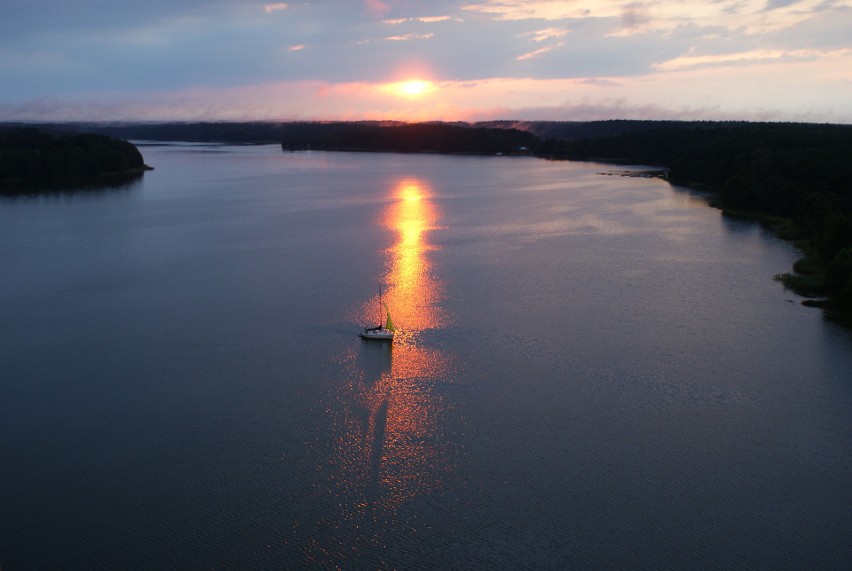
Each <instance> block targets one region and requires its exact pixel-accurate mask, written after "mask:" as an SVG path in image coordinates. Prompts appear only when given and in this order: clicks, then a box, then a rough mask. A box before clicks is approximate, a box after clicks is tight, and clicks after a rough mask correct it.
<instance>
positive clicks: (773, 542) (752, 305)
mask: <svg viewBox="0 0 852 571" xmlns="http://www.w3.org/2000/svg"><path fill="white" fill-rule="evenodd" d="M142 150H143V154H144V155H145V158H146V162H147V163H149V164H152V165H154V166H155V167H156V170H155V171H152V172H149V173H147V174H146V175H145V178H144V180H143V181H142V182H140V183H138V184H136V185H135V186H132V187H129V188H124V189H120V190H115V191H109V192H103V193H97V192H87V193H83V194H78V195H59V196H56V195H54V196H47V197H36V198H32V197H30V198H24V199H17V200H3V201H2V202H0V267H2V268H3V278H2V280H0V467H2V468H0V515H2V517H0V566H2V567H3V569H4V570H15V569H34V568H35V569H39V568H41V569H45V568H62V569H75V568H77V569H95V568H105V569H153V568H173V569H190V568H213V569H235V568H239V569H270V568H303V567H308V568H310V567H316V568H334V567H342V568H363V569H378V568H492V569H493V568H524V567H526V568H558V569H563V568H570V567H574V568H576V567H611V568H743V567H751V568H756V567H760V568H795V569H801V568H844V567H847V566H848V565H849V564H850V562H852V547H850V545H852V544H850V543H849V541H848V533H849V529H852V459H850V458H852V457H850V454H849V451H850V450H852V425H850V422H849V419H850V418H852V381H850V378H852V375H850V373H849V372H850V371H852V336H850V334H849V333H848V332H847V331H844V330H841V329H839V328H837V327H835V326H833V325H832V324H830V323H828V322H826V321H824V320H823V319H822V317H821V316H820V314H819V313H818V312H817V311H816V310H811V309H807V308H804V307H802V306H800V305H799V304H798V300H797V299H796V298H795V297H794V296H793V295H792V294H790V293H788V292H785V291H784V290H783V289H782V288H781V286H780V285H779V284H778V283H776V282H774V281H772V279H771V276H772V275H773V274H774V273H777V272H781V271H785V270H787V269H788V268H789V267H790V265H791V263H792V261H793V260H794V259H795V253H794V252H793V251H792V250H791V248H790V247H789V246H788V245H786V244H785V243H783V242H780V241H778V240H776V239H774V238H772V237H770V236H767V235H765V234H764V233H763V232H762V231H761V230H760V228H759V227H757V226H755V225H753V224H749V223H744V222H739V221H731V220H726V219H724V218H722V217H721V216H720V215H719V212H718V211H716V210H713V209H711V208H709V207H707V206H706V205H705V204H704V201H703V200H702V199H701V197H698V196H695V195H694V194H691V193H689V192H687V191H685V190H683V189H673V188H672V187H670V186H669V185H668V184H666V183H664V182H662V181H659V180H655V179H640V178H625V177H619V176H602V175H601V174H599V173H600V172H604V171H607V170H608V167H605V166H603V165H596V164H583V163H565V162H549V161H542V160H537V159H529V158H506V157H444V156H433V155H380V154H346V153H337V154H331V153H290V154H285V153H281V152H280V150H279V149H277V148H276V147H274V146H258V147H228V146H215V145H172V146H146V147H143V148H142ZM380 292H381V298H380ZM380 302H384V303H386V304H387V306H388V309H389V310H390V312H391V313H392V315H393V319H394V321H395V323H396V325H397V327H398V328H399V331H398V333H397V337H396V339H395V340H394V342H393V343H392V344H389V343H382V342H375V341H362V340H361V339H360V338H358V336H357V333H358V331H360V329H361V328H362V327H364V326H365V325H374V324H375V323H376V322H377V320H378V319H381V318H383V312H382V310H381V305H380Z"/></svg>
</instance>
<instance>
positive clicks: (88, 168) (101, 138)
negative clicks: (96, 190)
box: [0, 127, 150, 195]
mask: <svg viewBox="0 0 852 571" xmlns="http://www.w3.org/2000/svg"><path fill="white" fill-rule="evenodd" d="M149 168H150V167H147V166H146V165H145V162H144V160H143V158H142V154H141V153H140V152H139V150H138V149H137V148H136V146H135V145H133V144H132V143H129V142H127V141H124V140H118V139H113V138H111V137H108V136H106V135H99V134H79V133H72V134H52V133H49V132H46V131H43V130H41V129H37V128H33V127H15V128H9V129H2V130H0V194H4V195H16V194H27V193H32V192H41V191H62V190H72V189H77V188H91V187H98V186H110V185H115V184H120V183H122V182H128V181H129V180H132V179H133V178H136V177H138V176H141V174H142V173H143V172H144V171H145V170H147V169H149Z"/></svg>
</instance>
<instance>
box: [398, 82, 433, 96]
mask: <svg viewBox="0 0 852 571" xmlns="http://www.w3.org/2000/svg"><path fill="white" fill-rule="evenodd" d="M393 89H394V91H395V92H396V93H397V94H399V95H403V96H407V97H417V96H418V95H424V94H426V93H429V92H430V91H434V89H435V85H434V84H433V83H432V82H431V81H426V80H425V79H408V80H406V81H400V82H398V83H395V84H394V85H393Z"/></svg>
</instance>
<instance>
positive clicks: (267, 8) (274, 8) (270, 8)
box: [263, 2, 289, 14]
mask: <svg viewBox="0 0 852 571" xmlns="http://www.w3.org/2000/svg"><path fill="white" fill-rule="evenodd" d="M288 7H289V6H287V4H286V3H285V2H277V3H275V4H265V5H264V6H263V11H264V12H266V13H267V14H269V13H272V12H280V11H282V10H286V9H287V8H288Z"/></svg>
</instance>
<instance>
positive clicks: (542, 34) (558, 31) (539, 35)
mask: <svg viewBox="0 0 852 571" xmlns="http://www.w3.org/2000/svg"><path fill="white" fill-rule="evenodd" d="M568 32H569V30H566V29H563V28H544V29H543V30H536V31H535V32H527V33H526V34H521V37H526V36H532V41H534V42H543V41H545V40H552V39H555V38H561V37H563V36H565V35H567V34H568Z"/></svg>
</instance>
